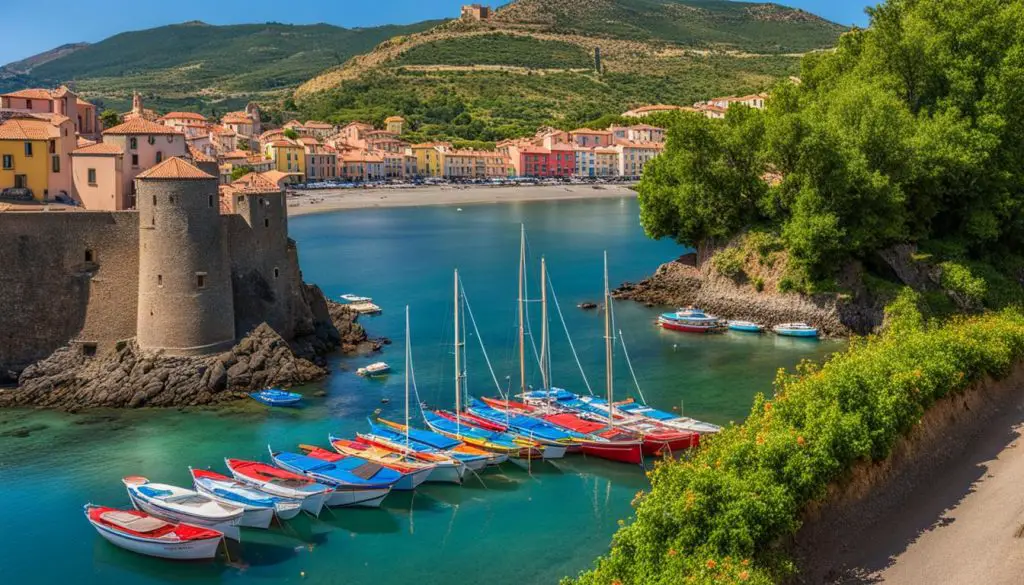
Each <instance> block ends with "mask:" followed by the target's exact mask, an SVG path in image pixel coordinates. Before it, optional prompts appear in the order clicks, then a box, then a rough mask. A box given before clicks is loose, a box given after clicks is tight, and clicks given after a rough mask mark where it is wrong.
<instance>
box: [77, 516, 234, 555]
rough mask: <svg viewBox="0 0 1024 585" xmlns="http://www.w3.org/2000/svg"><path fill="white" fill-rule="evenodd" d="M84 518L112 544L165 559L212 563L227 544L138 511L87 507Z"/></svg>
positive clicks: (210, 533)
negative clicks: (219, 550)
mask: <svg viewBox="0 0 1024 585" xmlns="http://www.w3.org/2000/svg"><path fill="white" fill-rule="evenodd" d="M85 517H86V519H87V520H89V523H90V524H92V526H93V528H95V529H96V532H98V533H99V535H100V536H102V537H103V538H104V539H106V540H107V541H108V542H110V543H111V544H113V545H115V546H118V547H120V548H123V549H125V550H129V551H132V552H134V553H138V554H141V555H146V556H151V557H159V558H162V559H173V560H180V561H186V560H187V561H195V560H202V559H212V558H214V557H216V556H217V549H218V547H219V546H220V543H221V541H223V540H224V535H223V534H221V533H220V532H218V531H216V530H212V529H210V528H206V527H203V526H193V525H191V524H186V523H178V522H171V521H168V520H163V519H161V518H157V517H155V516H151V515H149V514H147V513H145V512H141V511H139V510H119V509H117V508H108V507H105V506H94V505H92V504H86V506H85Z"/></svg>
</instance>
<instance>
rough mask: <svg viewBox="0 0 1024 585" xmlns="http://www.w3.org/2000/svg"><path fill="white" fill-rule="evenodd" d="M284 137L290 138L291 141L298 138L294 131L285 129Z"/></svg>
mask: <svg viewBox="0 0 1024 585" xmlns="http://www.w3.org/2000/svg"><path fill="white" fill-rule="evenodd" d="M284 137H285V138H290V139H291V140H296V139H298V137H299V133H298V132H296V131H295V130H292V129H291V128H285V129H284Z"/></svg>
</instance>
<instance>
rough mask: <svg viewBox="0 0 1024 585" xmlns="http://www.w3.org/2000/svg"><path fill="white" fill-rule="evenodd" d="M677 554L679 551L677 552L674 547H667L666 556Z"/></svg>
mask: <svg viewBox="0 0 1024 585" xmlns="http://www.w3.org/2000/svg"><path fill="white" fill-rule="evenodd" d="M677 554H679V553H677V552H676V549H674V548H670V549H668V556H670V557H674V556H676V555H677Z"/></svg>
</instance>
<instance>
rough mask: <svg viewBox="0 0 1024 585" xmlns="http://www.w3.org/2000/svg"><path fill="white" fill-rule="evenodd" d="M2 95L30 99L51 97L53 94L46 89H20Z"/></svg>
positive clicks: (47, 98)
mask: <svg viewBox="0 0 1024 585" xmlns="http://www.w3.org/2000/svg"><path fill="white" fill-rule="evenodd" d="M3 97H15V98H27V99H32V100H49V99H53V94H52V93H50V90H48V89H22V90H19V91H12V92H10V93H5V94H3Z"/></svg>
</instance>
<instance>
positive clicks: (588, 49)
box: [295, 0, 844, 141]
mask: <svg viewBox="0 0 1024 585" xmlns="http://www.w3.org/2000/svg"><path fill="white" fill-rule="evenodd" d="M842 30H844V29H843V28H842V27H839V26H838V25H835V24H833V23H829V22H827V21H824V20H822V19H820V18H818V17H815V16H812V15H810V14H807V13H804V12H800V11H795V10H791V9H788V8H783V7H779V6H774V5H761V4H742V3H734V2H725V1H722V0H572V1H570V0H545V1H534V0H519V1H518V2H513V3H511V4H509V5H507V6H505V7H503V8H501V9H499V10H498V11H497V12H496V14H495V16H494V17H493V19H492V20H491V21H489V22H483V23H479V22H469V21H464V20H459V21H452V22H448V23H445V24H444V25H441V26H438V27H436V28H434V29H432V30H430V31H426V32H423V33H419V34H414V35H407V36H402V37H398V38H395V39H391V40H389V41H387V42H385V43H382V44H381V45H380V46H378V47H377V48H376V49H375V50H374V51H372V52H371V53H368V54H366V55H361V56H359V57H357V58H354V59H352V60H350V61H349V62H347V63H346V64H345V65H344V66H342V67H340V68H337V69H334V70H331V71H328V72H326V73H325V74H323V75H321V76H318V77H317V78H314V79H312V80H310V81H309V82H308V83H306V84H303V85H302V86H301V87H300V88H299V91H298V92H297V93H296V98H295V102H296V104H297V106H298V108H299V110H300V111H301V112H302V113H303V115H304V116H308V117H312V118H318V119H320V118H324V119H330V120H334V121H338V122H346V121H349V120H353V119H365V120H371V121H375V122H376V121H380V119H381V118H383V117H386V116H388V115H392V114H395V113H398V114H400V115H402V116H404V117H405V118H406V119H407V120H409V121H410V122H411V128H412V135H411V136H412V139H414V140H421V139H422V140H428V139H430V140H434V139H470V140H484V141H495V140H502V139H505V138H511V137H515V136H522V135H525V134H531V133H532V132H534V131H535V130H536V128H537V127H538V126H540V125H553V126H559V127H566V126H572V125H574V124H576V125H578V124H581V123H583V122H586V121H589V120H593V119H595V118H598V117H600V116H603V115H606V114H612V113H614V114H619V113H621V112H624V111H626V110H628V109H630V108H631V107H634V106H637V105H642V104H650V103H674V104H680V105H691V104H693V103H694V102H696V101H699V100H704V99H708V98H710V97H714V96H717V95H723V94H725V95H727V94H732V93H741V92H755V91H760V90H763V89H766V88H768V87H770V86H772V85H774V84H775V83H776V82H777V81H778V80H779V79H780V78H785V77H787V76H789V75H792V74H795V73H797V72H798V62H799V59H798V57H796V56H790V55H787V54H784V53H786V52H787V51H806V50H811V49H818V48H824V47H829V46H831V45H832V44H834V43H835V41H836V39H837V38H838V36H839V34H840V32H841V31H842ZM782 40H785V43H782ZM595 49H600V54H601V60H600V63H601V67H600V70H598V68H597V66H596V62H595V59H594V53H595ZM755 51H761V53H760V54H758V53H755Z"/></svg>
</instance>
